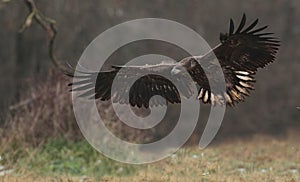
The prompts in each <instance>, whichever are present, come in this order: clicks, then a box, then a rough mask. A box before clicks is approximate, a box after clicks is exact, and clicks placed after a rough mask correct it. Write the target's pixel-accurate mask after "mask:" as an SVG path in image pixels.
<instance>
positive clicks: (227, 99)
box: [225, 93, 232, 103]
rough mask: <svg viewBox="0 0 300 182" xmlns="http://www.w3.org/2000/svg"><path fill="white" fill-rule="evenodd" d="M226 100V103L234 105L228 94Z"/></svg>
mask: <svg viewBox="0 0 300 182" xmlns="http://www.w3.org/2000/svg"><path fill="white" fill-rule="evenodd" d="M225 99H226V102H228V103H232V100H231V98H230V96H229V95H228V94H227V93H225Z"/></svg>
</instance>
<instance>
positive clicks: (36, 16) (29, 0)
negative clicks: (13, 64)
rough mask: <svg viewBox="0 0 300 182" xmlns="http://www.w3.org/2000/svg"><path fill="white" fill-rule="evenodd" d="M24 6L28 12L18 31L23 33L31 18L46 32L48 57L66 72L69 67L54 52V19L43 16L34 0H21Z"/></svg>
mask: <svg viewBox="0 0 300 182" xmlns="http://www.w3.org/2000/svg"><path fill="white" fill-rule="evenodd" d="M23 1H24V3H25V4H26V6H27V7H28V9H29V14H28V15H27V17H26V19H25V22H24V24H23V25H22V27H21V29H20V30H19V33H23V32H24V31H25V30H26V29H28V28H29V27H30V26H31V25H32V22H33V20H35V21H36V22H37V23H38V24H39V25H40V26H41V27H42V28H43V29H44V30H45V31H46V33H47V36H48V41H49V42H48V53H49V57H50V59H51V61H52V63H53V64H54V66H56V67H57V68H59V69H60V70H61V71H63V72H68V71H69V69H68V68H67V67H65V66H64V65H62V64H61V63H60V62H59V61H58V60H57V58H56V56H55V53H54V42H55V38H56V34H57V29H56V26H55V24H56V22H55V20H53V19H51V18H48V17H46V16H44V15H43V14H42V13H41V12H40V11H39V10H38V8H37V7H36V4H35V2H34V0H23Z"/></svg>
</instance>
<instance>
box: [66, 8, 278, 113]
mask: <svg viewBox="0 0 300 182" xmlns="http://www.w3.org/2000/svg"><path fill="white" fill-rule="evenodd" d="M245 24H246V16H245V14H244V15H243V17H242V20H241V23H240V24H239V26H238V28H237V29H236V30H235V28H234V23H233V21H232V19H231V20H230V26H229V32H228V33H226V34H222V33H221V34H220V41H221V43H220V44H219V45H218V46H216V47H215V48H214V49H213V50H212V51H211V52H209V53H207V54H205V55H204V56H195V57H187V58H184V59H182V60H181V61H179V62H177V63H170V62H162V63H160V64H156V65H144V66H112V70H110V71H100V72H90V73H82V72H80V73H81V75H80V76H75V77H76V78H78V79H79V80H78V81H76V82H74V83H71V84H69V86H73V88H74V87H76V86H77V88H74V89H73V90H72V91H83V93H82V94H81V95H80V96H82V97H89V98H96V99H100V100H109V99H112V101H113V102H119V103H124V104H130V105H132V106H138V107H142V106H144V107H146V108H148V107H149V106H157V105H163V104H165V103H164V102H163V101H162V100H161V99H151V100H150V98H151V97H152V96H154V95H160V96H162V97H164V98H165V99H166V100H167V103H180V94H179V91H178V90H177V88H176V87H175V85H179V86H180V89H181V90H180V92H181V93H182V95H183V96H185V97H190V96H191V95H192V91H191V84H193V83H191V82H186V81H183V80H187V78H188V75H185V74H184V71H183V70H182V68H183V67H184V68H185V69H186V71H187V72H188V73H189V74H190V76H191V78H192V79H193V81H194V82H195V83H197V85H198V86H199V93H198V99H199V100H202V101H203V102H204V103H213V104H216V103H218V104H222V103H223V101H225V100H226V103H227V104H228V105H230V106H233V105H234V104H235V103H238V102H241V101H244V99H245V97H246V96H249V94H250V90H253V89H254V86H253V83H254V82H255V79H254V75H255V73H256V71H257V69H258V68H263V67H265V66H266V65H267V64H269V63H271V62H273V61H274V60H275V54H276V53H277V51H278V47H279V41H278V40H277V39H276V38H274V37H272V36H271V35H272V33H262V31H263V30H265V29H266V28H267V26H264V27H261V28H255V27H256V25H257V24H258V19H256V20H255V21H254V22H253V23H252V24H250V25H249V26H247V27H246V26H245ZM212 53H214V54H215V55H216V57H217V59H218V61H219V64H220V65H221V68H222V71H223V73H224V77H225V82H226V92H225V93H218V91H215V92H214V93H212V92H211V89H210V86H209V82H208V78H207V76H206V75H205V72H204V71H203V69H202V67H201V66H200V65H199V63H198V62H197V61H200V62H208V63H209V62H213V58H214V56H213V54H212ZM213 67H214V64H213V63H211V65H210V66H209V69H213ZM121 68H122V70H121V71H120V69H121ZM117 73H119V74H118V76H117V79H119V83H121V84H122V85H118V89H117V91H116V92H114V93H111V87H112V83H113V80H114V79H115V77H116V75H117ZM144 73H148V74H147V75H143V74H144ZM158 74H159V75H158ZM164 74H168V75H172V78H174V79H173V80H172V81H170V80H168V79H166V78H165V77H163V76H160V75H164ZM67 75H69V76H73V74H70V73H67ZM135 76H141V78H139V79H138V80H137V81H136V82H134V84H133V86H132V87H131V88H129V87H128V85H129V82H130V81H131V80H132V79H133V78H134V77H135ZM172 82H173V83H172ZM94 83H95V84H94ZM94 86H95V88H94ZM125 94H129V99H126V97H124V95H125ZM149 101H150V102H149Z"/></svg>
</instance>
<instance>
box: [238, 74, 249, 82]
mask: <svg viewBox="0 0 300 182" xmlns="http://www.w3.org/2000/svg"><path fill="white" fill-rule="evenodd" d="M236 77H238V78H239V79H241V80H244V81H250V80H253V78H251V77H249V76H242V75H236Z"/></svg>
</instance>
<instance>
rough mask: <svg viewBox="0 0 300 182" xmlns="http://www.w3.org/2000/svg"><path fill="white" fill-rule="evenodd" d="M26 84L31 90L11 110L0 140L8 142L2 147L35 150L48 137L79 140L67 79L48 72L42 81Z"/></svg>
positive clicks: (79, 135)
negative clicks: (34, 147)
mask: <svg viewBox="0 0 300 182" xmlns="http://www.w3.org/2000/svg"><path fill="white" fill-rule="evenodd" d="M28 82H29V85H33V87H30V88H29V90H28V91H27V92H24V93H23V94H22V96H21V97H22V98H21V102H20V103H19V104H17V105H15V106H14V107H13V108H12V109H11V112H10V114H9V115H8V117H7V119H6V123H5V126H4V129H3V131H2V137H1V138H2V139H3V138H4V139H5V140H8V141H6V142H5V141H4V142H3V141H2V142H1V143H2V144H3V143H11V142H16V143H18V144H19V145H31V146H37V145H39V144H41V143H43V142H44V141H45V140H46V139H47V138H51V137H58V136H64V137H65V138H68V139H70V140H77V139H82V135H81V133H80V131H79V128H78V126H77V123H76V122H75V118H74V114H73V110H72V105H71V95H70V94H69V93H68V92H67V84H66V83H67V81H66V77H65V76H63V75H61V74H57V73H54V72H50V73H49V76H48V77H47V78H45V79H34V80H30V81H28ZM22 101H25V102H22ZM0 134H1V133H0Z"/></svg>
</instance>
